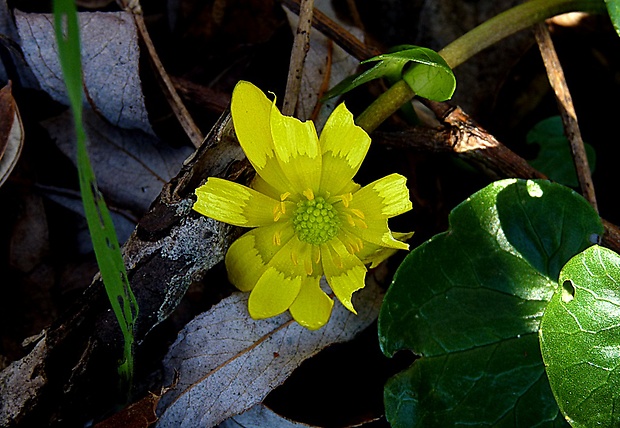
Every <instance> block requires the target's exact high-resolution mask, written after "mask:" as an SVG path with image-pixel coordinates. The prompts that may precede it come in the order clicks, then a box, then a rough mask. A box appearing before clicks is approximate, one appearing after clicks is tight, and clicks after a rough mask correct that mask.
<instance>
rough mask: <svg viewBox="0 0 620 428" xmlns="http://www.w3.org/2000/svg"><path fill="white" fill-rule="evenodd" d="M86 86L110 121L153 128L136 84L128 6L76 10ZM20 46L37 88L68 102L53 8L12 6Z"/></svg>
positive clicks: (137, 76)
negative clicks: (48, 10)
mask: <svg viewBox="0 0 620 428" xmlns="http://www.w3.org/2000/svg"><path fill="white" fill-rule="evenodd" d="M78 19H79V24H80V39H81V46H82V65H83V69H84V88H85V91H86V93H87V97H88V99H89V101H90V102H91V103H92V106H93V108H94V109H95V110H96V111H97V112H99V113H101V114H102V115H103V116H104V117H105V118H106V119H107V120H108V121H109V122H110V123H111V124H113V125H116V126H119V127H122V128H129V129H140V130H142V131H144V132H146V133H149V134H153V135H154V132H153V130H152V129H151V125H150V123H149V120H148V114H147V111H146V107H145V105H144V95H143V93H142V86H141V84H140V74H139V59H140V50H139V47H138V36H137V31H136V26H135V23H134V20H133V17H132V15H131V14H129V13H127V12H106V13H103V12H81V13H79V14H78ZM15 20H16V23H17V29H18V31H19V36H20V38H21V40H22V43H21V47H22V50H23V52H24V55H25V57H26V60H27V62H28V64H29V65H30V68H31V69H32V71H33V72H34V74H35V76H36V77H37V79H38V80H39V84H40V85H41V88H42V89H43V90H44V91H45V92H47V93H48V94H49V95H50V96H51V97H52V98H53V99H54V100H56V101H58V102H60V103H62V104H64V105H69V100H68V97H67V94H66V90H65V83H64V81H63V78H62V72H61V70H60V64H59V62H58V49H57V46H56V39H55V35H54V25H53V24H54V20H53V16H52V15H51V14H43V13H23V12H20V11H15Z"/></svg>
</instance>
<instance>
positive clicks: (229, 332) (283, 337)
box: [158, 276, 383, 427]
mask: <svg viewBox="0 0 620 428" xmlns="http://www.w3.org/2000/svg"><path fill="white" fill-rule="evenodd" d="M248 295H249V294H248V293H234V294H233V295H231V296H230V297H228V298H226V299H224V300H222V301H221V302H220V303H218V304H217V305H215V306H214V307H213V308H212V309H211V310H209V311H208V312H205V313H203V314H201V315H199V316H198V317H196V318H195V319H194V320H193V321H191V322H190V323H189V324H188V325H187V326H186V327H185V328H184V329H183V330H182V331H181V333H180V334H179V336H178V338H177V340H176V342H175V343H174V344H173V345H172V347H171V349H170V351H169V353H168V355H167V356H166V358H165V359H164V362H163V365H164V367H165V370H166V374H165V382H168V383H170V382H171V380H172V379H173V376H174V374H175V373H178V375H179V380H178V383H177V385H176V387H175V388H173V389H171V390H170V391H169V392H168V393H167V394H165V395H164V396H163V397H162V399H161V401H160V405H159V407H158V414H160V420H159V422H158V426H159V427H177V426H203V427H210V426H214V425H216V424H218V423H220V422H222V421H223V420H225V419H227V418H229V417H231V416H234V415H236V414H239V413H241V412H243V411H245V410H246V409H249V408H250V407H252V406H253V405H255V404H257V403H259V402H261V401H262V400H263V399H264V398H265V396H266V395H267V394H268V393H269V392H270V391H271V390H272V389H274V388H275V387H277V386H278V385H280V384H281V383H282V382H284V380H286V378H287V377H288V376H289V375H290V374H291V373H292V372H293V370H295V368H297V367H298V366H299V365H300V364H301V363H302V362H303V361H304V360H305V359H307V358H310V357H311V356H313V355H315V354H316V353H318V352H319V351H320V350H321V349H323V348H325V347H326V346H329V345H331V344H333V343H338V342H344V341H347V340H350V339H351V338H353V337H354V336H355V335H356V334H357V333H359V332H360V331H362V330H363V329H364V328H366V327H367V326H368V325H369V324H370V323H371V322H372V321H374V320H375V318H376V317H377V312H378V310H379V306H380V305H381V301H382V296H383V294H382V291H381V290H380V287H379V286H378V285H377V284H376V282H374V279H372V277H370V276H369V277H368V278H367V285H366V287H365V288H364V289H363V290H361V291H359V292H358V293H356V294H355V296H354V297H355V298H356V300H357V301H356V303H355V307H356V308H357V309H358V315H355V314H353V313H351V312H349V311H348V310H347V309H345V308H344V307H343V306H342V305H340V304H338V303H336V304H335V306H334V310H333V313H332V316H331V319H330V321H329V323H328V324H327V325H325V326H324V327H323V328H321V329H319V330H316V331H310V330H307V329H305V328H304V327H301V326H300V325H299V324H297V323H296V322H294V321H293V320H292V319H291V317H290V316H289V315H288V313H285V314H282V315H280V316H278V317H274V318H269V319H265V320H253V319H252V318H250V316H249V315H248V312H247V300H248ZM326 387H328V385H326Z"/></svg>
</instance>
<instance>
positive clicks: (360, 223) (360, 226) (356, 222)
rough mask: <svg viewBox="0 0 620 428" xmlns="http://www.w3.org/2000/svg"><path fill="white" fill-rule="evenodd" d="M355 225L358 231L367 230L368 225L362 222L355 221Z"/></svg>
mask: <svg viewBox="0 0 620 428" xmlns="http://www.w3.org/2000/svg"><path fill="white" fill-rule="evenodd" d="M355 225H356V226H357V227H359V228H360V229H368V225H367V224H366V222H365V221H364V220H359V219H355Z"/></svg>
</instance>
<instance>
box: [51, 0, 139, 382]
mask: <svg viewBox="0 0 620 428" xmlns="http://www.w3.org/2000/svg"><path fill="white" fill-rule="evenodd" d="M54 26H55V31H56V41H57V43H58V57H59V60H60V65H61V68H62V73H63V78H64V81H65V85H66V87H67V93H68V95H69V101H70V104H71V110H72V112H73V118H74V125H75V133H76V137H77V138H76V139H77V165H78V176H79V182H80V194H81V196H82V202H83V205H84V212H85V214H86V221H87V223H88V230H89V232H90V236H91V240H92V242H93V248H94V250H95V256H96V258H97V264H98V266H99V270H100V272H101V278H102V280H103V284H104V286H105V289H106V293H107V295H108V299H109V300H110V305H111V306H112V310H113V311H114V314H115V316H116V318H117V320H118V323H119V327H120V329H121V332H122V333H123V339H124V348H123V359H122V361H121V362H120V364H119V367H118V371H119V374H120V376H121V380H122V381H123V385H122V386H123V388H124V389H125V392H129V390H130V387H131V382H132V377H133V343H134V335H133V328H134V325H135V322H136V319H137V316H138V303H137V301H136V298H135V296H134V294H133V292H132V291H131V288H130V286H129V279H128V278H127V271H126V269H125V264H124V260H123V256H122V254H121V251H120V247H119V244H118V239H117V237H116V231H115V229H114V224H113V223H112V217H111V216H110V212H109V210H108V207H107V206H106V204H105V201H104V200H103V196H102V194H101V192H100V191H99V189H98V187H97V181H96V179H95V174H94V172H93V169H92V166H91V163H90V160H89V157H88V151H87V149H86V142H87V136H86V132H85V130H84V125H83V123H82V65H81V59H80V33H79V26H78V19H77V10H76V6H75V2H74V0H54Z"/></svg>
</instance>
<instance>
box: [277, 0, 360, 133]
mask: <svg viewBox="0 0 620 428" xmlns="http://www.w3.org/2000/svg"><path fill="white" fill-rule="evenodd" d="M314 7H315V8H317V9H319V10H321V12H323V13H324V14H325V15H327V16H328V17H329V18H331V19H332V20H334V21H335V22H337V23H338V24H340V25H341V26H342V27H343V28H345V29H346V30H347V31H349V32H350V33H352V34H353V35H355V36H356V37H358V38H359V39H360V40H363V38H364V34H363V32H362V30H360V29H359V28H357V27H355V26H353V25H351V24H348V23H346V22H343V21H342V20H340V19H339V18H338V17H337V15H336V12H335V10H334V8H333V6H332V4H331V1H326V0H316V1H315V2H314ZM284 10H285V11H286V14H287V17H288V19H289V23H290V26H291V28H293V29H296V28H297V22H298V20H299V17H298V16H297V15H296V14H294V13H293V12H291V11H290V10H288V8H286V7H284ZM359 64H360V63H359V61H358V60H356V59H355V58H353V57H352V56H351V55H349V54H348V53H347V52H345V51H344V50H343V49H342V48H341V47H339V46H337V45H335V44H334V43H333V42H332V41H331V40H330V39H328V38H327V37H325V36H324V35H323V34H321V33H320V32H319V31H318V30H316V29H314V28H313V29H312V31H311V33H310V49H309V50H308V54H307V56H306V62H305V64H304V71H303V77H302V79H301V90H300V92H299V98H298V100H297V111H296V112H297V117H298V118H299V119H301V120H308V119H314V120H315V122H316V126H317V131H320V130H321V129H322V127H323V125H324V124H325V122H326V121H327V118H328V117H329V115H330V114H331V112H332V111H333V110H334V108H335V107H336V105H337V103H338V99H337V98H335V99H330V100H327V101H326V102H325V103H323V105H322V106H320V107H319V99H320V98H321V96H322V95H323V94H324V93H325V92H327V90H328V89H329V88H332V87H334V86H336V84H338V83H340V81H341V80H343V79H344V78H345V77H347V76H350V75H351V74H353V73H354V72H355V71H356V70H357V67H358V66H359Z"/></svg>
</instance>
